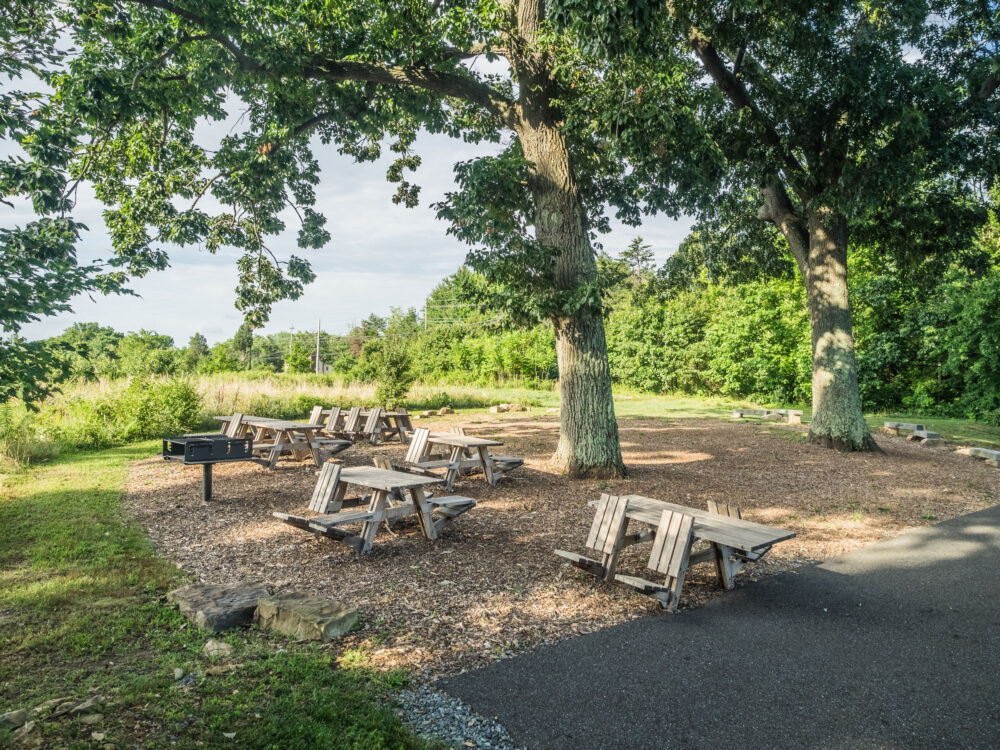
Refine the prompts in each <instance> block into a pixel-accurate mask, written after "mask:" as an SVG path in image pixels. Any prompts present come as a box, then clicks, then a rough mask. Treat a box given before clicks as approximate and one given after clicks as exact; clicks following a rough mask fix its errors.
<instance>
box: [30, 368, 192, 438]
mask: <svg viewBox="0 0 1000 750" xmlns="http://www.w3.org/2000/svg"><path fill="white" fill-rule="evenodd" d="M88 395H89V397H88ZM200 412H201V396H200V395H199V394H198V391H197V390H196V389H195V387H194V385H193V384H192V383H191V382H189V381H187V380H180V379H168V378H163V379H152V378H132V380H130V381H128V382H127V383H124V384H115V385H112V386H105V387H104V388H103V389H102V390H101V391H99V392H98V393H97V394H96V395H91V394H87V393H86V392H82V393H80V394H74V395H71V396H66V397H60V398H58V399H56V400H54V401H53V402H52V403H51V404H47V405H46V407H45V408H44V409H43V417H44V419H45V422H46V423H47V424H48V425H49V431H50V434H52V435H53V436H54V437H56V438H57V439H58V440H59V441H60V442H64V443H67V444H70V445H73V446H78V447H87V448H103V447H108V446H113V445H124V444H126V443H131V442H134V441H136V440H148V439H150V438H157V437H166V436H168V435H177V434H179V433H183V432H186V431H188V430H191V429H193V428H194V427H196V426H197V425H198V424H199V422H200Z"/></svg>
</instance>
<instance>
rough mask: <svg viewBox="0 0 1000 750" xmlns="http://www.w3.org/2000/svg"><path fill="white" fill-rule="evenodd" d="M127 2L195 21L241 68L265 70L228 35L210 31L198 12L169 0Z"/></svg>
mask: <svg viewBox="0 0 1000 750" xmlns="http://www.w3.org/2000/svg"><path fill="white" fill-rule="evenodd" d="M125 2H128V3H133V4H137V5H142V6H143V7H146V8H157V9H159V10H165V11H167V12H168V13H173V14H174V15H175V16H178V17H179V18H183V19H184V20H185V21H188V22H190V23H193V24H194V25H195V26H199V27H201V28H202V29H204V30H205V34H204V36H205V38H207V39H212V40H214V41H216V42H218V43H219V44H220V45H221V46H222V47H223V48H225V49H226V50H227V51H228V52H229V53H230V54H231V55H232V56H233V57H234V58H235V59H236V61H237V62H238V63H239V66H240V70H242V71H244V72H249V73H253V72H259V71H261V70H263V67H262V66H261V65H260V63H258V62H257V61H256V60H254V59H252V58H251V57H249V56H248V55H246V54H245V53H244V52H243V50H241V49H240V48H239V46H238V45H237V44H236V43H235V42H234V41H233V40H232V39H230V38H229V37H228V36H226V35H225V34H218V33H213V32H211V31H209V29H208V26H209V24H208V20H207V19H206V18H205V17H204V16H199V15H198V14H197V13H192V12H191V11H189V10H184V9H183V8H178V7H177V6H176V5H174V4H173V3H170V2H167V0H125Z"/></svg>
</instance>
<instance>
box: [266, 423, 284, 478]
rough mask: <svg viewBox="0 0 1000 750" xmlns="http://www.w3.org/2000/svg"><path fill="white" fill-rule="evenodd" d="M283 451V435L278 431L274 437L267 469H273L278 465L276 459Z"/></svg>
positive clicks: (281, 431) (282, 432)
mask: <svg viewBox="0 0 1000 750" xmlns="http://www.w3.org/2000/svg"><path fill="white" fill-rule="evenodd" d="M284 450H285V433H284V431H283V430H279V431H278V433H277V434H276V435H275V437H274V446H273V447H272V448H271V457H270V459H268V462H267V468H269V469H273V468H274V467H275V465H276V464H277V463H278V457H279V456H280V455H281V454H282V453H283V452H284Z"/></svg>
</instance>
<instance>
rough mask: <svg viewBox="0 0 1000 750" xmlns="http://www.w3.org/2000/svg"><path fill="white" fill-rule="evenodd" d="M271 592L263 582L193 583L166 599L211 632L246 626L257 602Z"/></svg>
mask: <svg viewBox="0 0 1000 750" xmlns="http://www.w3.org/2000/svg"><path fill="white" fill-rule="evenodd" d="M270 593H271V592H270V591H268V590H267V587H266V586H264V585H262V584H254V585H248V586H220V585H216V584H211V583H192V584H191V585H190V586H184V587H183V588H179V589H174V590H173V591H171V592H170V593H169V594H167V601H168V602H172V603H173V604H176V605H177V606H178V607H179V608H180V610H181V614H182V615H184V616H185V617H186V618H188V619H189V620H190V621H191V622H193V623H194V624H195V625H196V626H197V627H199V628H201V629H202V630H209V631H211V632H213V633H215V632H218V631H220V630H229V629H230V628H238V627H241V626H243V625H249V624H250V621H251V620H252V619H253V614H254V611H255V610H256V609H257V602H258V600H259V599H260V598H261V597H262V596H268V595H269V594H270Z"/></svg>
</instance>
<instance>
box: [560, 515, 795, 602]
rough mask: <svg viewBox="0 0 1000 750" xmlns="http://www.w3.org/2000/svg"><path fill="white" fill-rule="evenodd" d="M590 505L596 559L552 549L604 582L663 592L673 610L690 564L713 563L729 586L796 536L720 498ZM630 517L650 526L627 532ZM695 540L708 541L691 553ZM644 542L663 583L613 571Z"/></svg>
mask: <svg viewBox="0 0 1000 750" xmlns="http://www.w3.org/2000/svg"><path fill="white" fill-rule="evenodd" d="M589 505H591V506H595V507H596V508H597V513H596V514H595V518H594V524H593V526H592V528H591V532H590V535H589V537H588V540H587V546H588V547H590V548H592V549H595V550H597V551H598V552H600V553H601V559H600V561H598V560H591V559H589V558H586V557H583V556H582V555H576V554H574V553H571V552H564V551H562V550H556V554H558V555H560V556H561V557H564V558H566V559H568V560H569V561H570V562H571V563H572V564H573V565H575V566H576V567H579V568H582V569H584V570H587V571H589V572H591V573H593V574H595V575H596V576H598V577H599V578H603V579H604V580H606V581H612V580H616V579H617V580H619V581H622V582H623V583H627V584H629V585H631V586H634V587H636V588H639V589H640V590H643V591H645V592H647V593H653V594H654V595H662V599H661V602H663V604H664V606H669V607H670V608H671V609H676V608H677V602H678V600H679V598H680V593H681V588H682V586H683V584H684V573H685V571H686V570H687V568H688V567H689V566H690V565H695V564H697V563H701V562H714V563H715V567H716V572H717V573H718V576H719V582H720V583H721V584H722V586H723V587H724V588H726V589H731V588H733V587H734V586H735V581H734V578H735V576H736V574H737V573H738V572H739V570H740V568H742V567H743V565H744V564H746V563H747V562H751V561H754V560H757V559H759V558H760V557H761V556H763V555H764V554H765V553H766V552H767V551H768V550H770V548H771V547H772V546H774V545H775V544H777V543H778V542H783V541H786V540H788V539H792V538H793V537H794V536H795V534H794V533H793V532H791V531H788V530H787V529H780V528H776V527H774V526H766V525H764V524H760V523H755V522H753V521H746V520H744V519H742V518H741V517H740V514H739V509H738V508H737V507H736V506H728V505H724V504H722V503H715V502H710V503H709V506H710V507H709V509H708V510H700V509H698V508H691V507H688V506H686V505H676V504H674V503H668V502H665V501H663V500H656V499H654V498H651V497H644V496H642V495H622V496H619V497H612V496H608V495H604V496H602V498H601V499H600V500H594V501H591V502H590V503H589ZM616 513H617V514H618V517H617V518H616V517H615V515H616ZM630 520H631V521H638V522H640V523H643V524H649V525H650V526H651V527H653V528H651V529H645V530H643V531H641V532H639V533H636V534H632V535H629V534H627V527H628V521H630ZM698 540H701V541H703V542H706V543H707V544H708V547H707V549H704V550H702V551H700V552H696V553H693V554H692V552H691V547H692V545H693V543H694V542H695V541H698ZM648 541H653V542H654V545H653V552H652V555H651V557H650V564H649V567H650V568H652V569H654V570H657V571H659V572H662V573H666V574H667V584H666V585H664V586H662V587H661V586H657V585H655V584H652V583H650V582H649V581H646V580H644V579H641V578H636V577H634V576H621V575H616V570H617V567H618V558H619V556H620V555H621V552H622V550H623V549H624V548H625V547H627V546H629V545H632V544H639V543H641V542H648ZM658 598H659V597H658Z"/></svg>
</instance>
